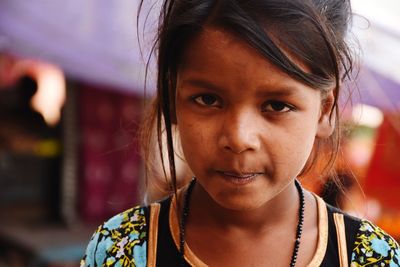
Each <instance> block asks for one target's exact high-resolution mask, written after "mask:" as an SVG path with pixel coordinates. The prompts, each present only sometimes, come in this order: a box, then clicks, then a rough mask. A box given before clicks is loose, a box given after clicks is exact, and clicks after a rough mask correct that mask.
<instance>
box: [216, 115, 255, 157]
mask: <svg viewBox="0 0 400 267" xmlns="http://www.w3.org/2000/svg"><path fill="white" fill-rule="evenodd" d="M257 120H258V119H257V115H256V114H254V113H253V112H251V111H232V112H226V115H225V116H224V119H223V123H222V124H221V132H220V134H219V138H218V145H219V147H220V148H222V149H223V150H225V151H231V152H233V153H235V154H240V153H243V152H245V151H256V150H258V149H259V148H260V139H259V138H260V125H259V123H258V121H257Z"/></svg>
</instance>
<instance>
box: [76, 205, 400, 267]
mask: <svg viewBox="0 0 400 267" xmlns="http://www.w3.org/2000/svg"><path fill="white" fill-rule="evenodd" d="M168 201H169V202H168ZM164 202H165V201H164ZM170 202H171V201H170V199H169V200H167V202H166V203H161V213H160V215H159V219H158V221H159V222H160V223H158V222H155V223H154V222H152V221H151V218H154V217H153V216H151V215H150V212H149V210H150V209H151V208H152V206H151V207H135V208H132V209H130V210H127V211H125V212H123V213H121V214H118V215H116V216H114V217H113V218H111V219H110V220H108V221H107V222H105V223H104V224H103V225H101V226H100V227H99V228H98V229H97V231H96V232H95V233H94V235H93V236H92V238H91V240H90V242H89V245H88V247H87V250H86V255H85V256H84V258H83V259H82V261H81V267H94V266H116V267H126V266H132V267H133V266H138V267H144V266H156V262H157V266H178V263H177V261H175V260H176V259H174V257H175V258H176V257H178V255H179V254H178V253H177V251H178V247H179V245H178V242H177V240H178V239H177V238H176V233H174V232H176V229H179V228H177V226H176V225H175V226H171V225H170V224H173V223H174V220H171V218H170V216H172V215H174V213H173V211H172V210H174V209H172V208H171V207H172V205H170ZM171 209H172V210H171ZM163 210H164V211H163ZM165 210H166V211H165ZM327 211H328V212H327V214H328V216H327V218H328V219H327V220H326V225H329V229H328V228H326V229H325V228H324V227H321V225H323V224H320V227H319V228H323V229H319V231H327V232H329V235H328V234H327V236H328V238H331V237H330V236H331V234H332V233H333V232H335V229H334V227H331V220H330V219H329V218H330V217H329V216H330V215H332V214H334V213H335V212H336V211H337V210H332V209H330V208H329V207H328V208H327ZM345 216H347V215H345ZM155 218H158V217H155ZM349 218H350V219H349ZM154 220H157V219H154ZM349 220H351V223H352V226H351V225H350V224H348V222H349ZM345 222H346V224H348V225H347V226H349V227H348V228H346V232H345V234H346V240H347V241H349V240H351V244H347V247H348V248H349V249H348V250H349V251H348V255H349V257H348V258H349V260H348V264H349V266H351V267H361V266H362V267H364V266H365V267H366V266H368V267H375V266H377V267H399V266H400V248H399V245H398V243H397V242H396V241H395V240H394V239H393V238H392V237H390V236H389V235H388V234H386V233H385V232H384V231H383V230H382V229H380V228H379V227H377V226H375V225H373V224H372V223H371V222H369V221H367V220H358V219H357V220H353V219H352V217H350V216H347V217H345ZM149 225H150V227H149ZM354 226H356V227H354ZM152 227H154V228H159V229H158V232H162V233H163V234H162V235H160V236H159V237H158V247H160V244H161V245H162V246H163V247H162V248H163V249H162V250H159V252H158V253H157V255H156V256H155V257H156V258H157V259H156V260H154V261H151V263H149V262H150V261H149V259H148V256H149V255H148V254H149V253H148V252H149V250H152V251H154V248H152V247H150V244H149V238H150V239H151V237H149V233H150V232H151V231H149V228H152ZM162 227H164V228H165V229H164V230H163V229H162ZM174 229H175V230H174ZM324 229H325V230H324ZM352 229H356V231H355V232H354V231H353V230H352ZM153 230H154V229H153ZM165 233H167V234H165ZM332 240H333V239H332ZM174 242H175V244H173V243H174ZM156 243H157V242H156ZM318 243H323V242H318ZM332 243H334V242H326V244H325V247H324V248H323V251H324V253H322V257H321V258H320V259H317V256H316V259H314V260H313V261H312V262H313V263H314V264H315V265H313V264H310V266H341V265H340V264H339V261H338V262H337V263H336V260H337V259H335V258H333V256H332V255H337V254H338V252H337V246H336V245H334V246H331V244H332ZM327 244H329V245H327ZM164 245H165V247H169V248H168V249H164ZM151 246H154V244H153V245H151ZM155 246H157V245H155ZM350 248H351V249H350ZM189 250H190V249H189ZM332 250H336V251H332ZM185 251H186V250H185ZM163 253H164V254H168V255H164V256H160V255H161V254H163ZM190 253H192V252H190ZM190 253H189V254H190ZM159 254H160V255H159ZM185 254H186V253H185ZM189 256H190V255H189ZM160 257H161V258H160ZM185 257H186V256H185ZM192 257H195V255H194V254H193V255H192ZM186 260H187V266H207V265H205V264H204V263H202V262H201V260H199V259H190V257H188V258H186Z"/></svg>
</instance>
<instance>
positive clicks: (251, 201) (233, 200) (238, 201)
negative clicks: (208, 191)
mask: <svg viewBox="0 0 400 267" xmlns="http://www.w3.org/2000/svg"><path fill="white" fill-rule="evenodd" d="M214 201H215V202H216V203H217V204H218V205H219V206H221V207H222V208H225V209H227V210H232V211H250V210H255V209H258V208H260V207H261V206H263V204H264V203H266V202H267V201H268V199H257V198H255V197H254V195H253V196H250V197H249V198H248V199H246V197H243V195H239V196H236V197H222V198H218V199H214Z"/></svg>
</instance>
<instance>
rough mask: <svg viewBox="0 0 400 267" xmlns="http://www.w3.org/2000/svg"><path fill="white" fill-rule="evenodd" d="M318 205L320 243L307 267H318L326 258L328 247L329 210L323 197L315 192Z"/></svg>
mask: <svg viewBox="0 0 400 267" xmlns="http://www.w3.org/2000/svg"><path fill="white" fill-rule="evenodd" d="M314 197H315V199H316V200H317V206H318V243H317V249H316V250H315V254H314V257H313V258H312V260H311V261H310V263H309V264H308V265H307V267H318V266H320V265H321V263H322V261H323V260H324V257H325V254H326V249H327V247H328V210H327V208H326V204H325V202H324V200H322V198H320V197H319V196H317V195H315V194H314Z"/></svg>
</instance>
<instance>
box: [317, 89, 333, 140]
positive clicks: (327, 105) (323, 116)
mask: <svg viewBox="0 0 400 267" xmlns="http://www.w3.org/2000/svg"><path fill="white" fill-rule="evenodd" d="M334 103H335V96H334V94H333V90H330V91H329V92H328V93H327V95H325V96H324V98H323V99H322V104H321V111H320V117H319V121H318V128H317V134H316V137H317V138H320V139H326V138H329V137H330V136H331V135H332V133H333V131H334V130H335V121H336V116H335V110H334V109H332V108H333V105H334Z"/></svg>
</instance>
